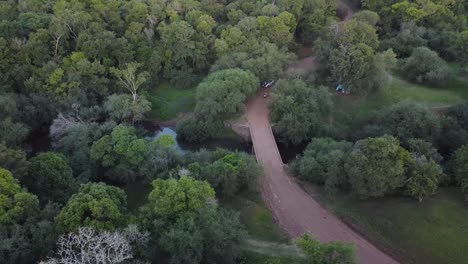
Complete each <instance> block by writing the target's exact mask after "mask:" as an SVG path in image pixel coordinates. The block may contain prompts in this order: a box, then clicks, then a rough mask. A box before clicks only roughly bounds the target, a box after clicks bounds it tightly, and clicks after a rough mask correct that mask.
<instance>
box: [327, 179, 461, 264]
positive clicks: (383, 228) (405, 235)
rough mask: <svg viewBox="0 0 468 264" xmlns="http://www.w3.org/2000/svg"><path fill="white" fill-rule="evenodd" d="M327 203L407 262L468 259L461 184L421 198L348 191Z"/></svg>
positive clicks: (428, 263)
mask: <svg viewBox="0 0 468 264" xmlns="http://www.w3.org/2000/svg"><path fill="white" fill-rule="evenodd" d="M321 199H322V200H323V202H324V203H325V204H326V205H327V206H328V207H329V208H330V209H332V210H333V211H334V212H335V213H336V214H337V215H338V216H340V217H341V218H342V219H344V220H346V222H348V223H350V224H352V225H353V226H354V227H355V228H356V229H358V230H360V231H362V232H363V233H364V234H366V235H367V236H368V237H370V238H372V239H373V240H375V241H377V242H378V243H379V244H381V245H383V246H384V247H386V248H388V249H390V250H391V251H392V252H394V253H395V254H397V255H399V256H402V257H404V259H408V260H409V263H425V264H440V263H450V264H462V263H468V256H467V255H466V250H467V247H468V222H467V221H466V220H467V219H468V210H467V205H466V202H465V201H464V199H463V195H462V194H461V192H460V191H459V189H458V188H441V189H440V190H439V193H438V194H437V195H436V196H434V197H432V198H429V199H427V200H425V201H423V202H421V203H418V202H417V201H415V200H412V199H409V198H402V197H388V198H382V199H371V200H369V201H360V200H356V199H354V198H353V197H350V196H349V195H347V194H338V195H336V196H333V197H326V196H325V195H324V194H322V196H321Z"/></svg>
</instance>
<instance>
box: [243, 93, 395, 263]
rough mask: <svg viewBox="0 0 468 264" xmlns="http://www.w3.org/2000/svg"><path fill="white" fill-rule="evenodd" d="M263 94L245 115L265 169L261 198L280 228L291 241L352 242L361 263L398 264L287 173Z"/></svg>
mask: <svg viewBox="0 0 468 264" xmlns="http://www.w3.org/2000/svg"><path fill="white" fill-rule="evenodd" d="M263 92H264V91H260V92H259V93H258V94H257V96H256V97H255V98H253V99H252V100H250V101H249V102H248V103H247V111H246V116H247V120H248V123H249V127H250V133H251V136H252V142H253V145H254V150H255V156H256V157H257V161H258V162H259V163H260V165H261V166H262V167H263V170H264V177H263V179H262V198H263V200H264V201H265V203H266V204H267V206H268V207H269V208H270V210H271V211H272V212H273V216H274V218H275V219H276V221H277V222H278V224H279V225H280V227H281V228H282V229H283V230H284V231H285V232H286V233H287V234H288V235H289V236H291V237H292V238H296V237H298V236H301V235H303V234H304V233H309V234H312V235H313V236H314V237H316V238H318V239H319V240H320V241H333V240H340V241H346V242H352V243H354V244H355V245H356V247H357V257H358V260H359V263H361V264H397V263H398V262H397V261H395V260H394V259H392V258H391V257H390V256H388V255H386V254H385V253H383V252H382V251H380V250H379V249H378V248H376V247H375V246H374V245H372V244H371V243H370V242H369V241H367V240H366V239H365V238H363V237H362V236H361V235H359V234H358V233H356V232H355V231H353V230H352V229H351V228H349V227H348V226H347V225H346V224H344V223H343V222H342V221H340V220H339V219H338V218H337V217H336V216H334V215H333V214H332V213H330V212H329V211H327V210H326V209H325V208H323V207H322V206H321V205H320V204H319V203H318V202H317V201H316V200H315V199H314V198H313V197H312V196H310V195H309V194H307V193H306V192H305V191H304V190H303V189H302V188H301V187H300V186H299V185H298V183H297V182H295V181H294V180H293V179H292V178H291V177H290V176H289V175H288V174H287V173H286V171H285V169H284V167H283V161H282V159H281V156H280V154H279V151H278V147H277V145H276V141H275V138H274V136H273V133H272V130H271V126H270V121H269V109H268V107H267V103H268V99H265V98H263Z"/></svg>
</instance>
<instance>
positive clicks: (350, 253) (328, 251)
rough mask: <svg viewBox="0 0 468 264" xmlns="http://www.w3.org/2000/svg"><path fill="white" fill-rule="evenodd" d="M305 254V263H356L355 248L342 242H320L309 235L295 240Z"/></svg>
mask: <svg viewBox="0 0 468 264" xmlns="http://www.w3.org/2000/svg"><path fill="white" fill-rule="evenodd" d="M296 243H297V245H298V246H299V247H300V248H301V249H302V251H303V252H304V254H305V255H306V261H305V263H307V264H356V263H357V260H356V253H355V251H356V248H355V247H354V245H352V244H345V243H343V242H338V241H334V242H328V243H320V242H319V241H317V240H316V239H314V238H312V237H311V236H309V235H304V236H303V237H301V238H299V239H298V240H297V241H296Z"/></svg>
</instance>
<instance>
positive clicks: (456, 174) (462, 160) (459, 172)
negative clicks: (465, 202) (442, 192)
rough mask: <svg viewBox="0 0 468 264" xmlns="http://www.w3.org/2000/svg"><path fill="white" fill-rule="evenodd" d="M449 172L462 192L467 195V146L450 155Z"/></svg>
mask: <svg viewBox="0 0 468 264" xmlns="http://www.w3.org/2000/svg"><path fill="white" fill-rule="evenodd" d="M450 171H451V173H452V175H453V178H454V179H455V180H456V182H457V183H458V184H460V186H461V188H462V191H463V192H464V193H468V145H464V146H462V147H460V148H459V149H457V150H456V151H455V152H454V153H453V154H452V156H451V158H450Z"/></svg>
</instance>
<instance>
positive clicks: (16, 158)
mask: <svg viewBox="0 0 468 264" xmlns="http://www.w3.org/2000/svg"><path fill="white" fill-rule="evenodd" d="M28 166H29V162H28V161H27V160H26V153H24V151H22V150H19V149H11V148H8V147H7V146H6V145H5V144H0V167H2V168H5V169H7V170H9V171H10V172H11V173H12V174H13V175H15V177H16V178H17V179H19V180H22V179H23V178H25V176H26V175H27V174H28Z"/></svg>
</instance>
